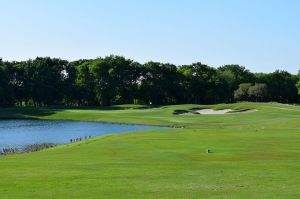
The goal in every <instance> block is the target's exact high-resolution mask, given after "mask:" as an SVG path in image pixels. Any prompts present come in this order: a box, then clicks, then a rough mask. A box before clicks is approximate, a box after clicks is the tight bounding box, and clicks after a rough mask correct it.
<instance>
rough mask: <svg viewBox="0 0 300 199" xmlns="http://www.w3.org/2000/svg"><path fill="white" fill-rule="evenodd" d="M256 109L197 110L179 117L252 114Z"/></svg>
mask: <svg viewBox="0 0 300 199" xmlns="http://www.w3.org/2000/svg"><path fill="white" fill-rule="evenodd" d="M256 111H257V110H256V109H251V110H241V111H238V110H233V109H222V110H213V109H199V110H193V112H194V113H193V112H188V113H182V114H180V115H195V114H197V113H198V114H201V115H222V114H238V113H252V112H256Z"/></svg>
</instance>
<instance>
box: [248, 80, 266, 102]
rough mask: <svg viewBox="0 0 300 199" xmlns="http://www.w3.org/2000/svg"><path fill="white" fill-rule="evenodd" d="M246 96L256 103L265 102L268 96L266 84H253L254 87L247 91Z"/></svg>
mask: <svg viewBox="0 0 300 199" xmlns="http://www.w3.org/2000/svg"><path fill="white" fill-rule="evenodd" d="M248 94H249V97H250V99H253V100H254V101H256V102H259V101H260V102H262V101H265V100H266V99H267V96H268V86H267V84H262V83H255V85H254V86H251V87H250V88H249V89H248Z"/></svg>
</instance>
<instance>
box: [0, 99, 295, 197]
mask: <svg viewBox="0 0 300 199" xmlns="http://www.w3.org/2000/svg"><path fill="white" fill-rule="evenodd" d="M144 108H145V107H139V106H132V105H124V106H115V107H112V108H109V109H97V108H95V109H77V110H75V109H54V108H52V109H51V108H41V109H29V108H25V109H20V108H9V109H0V118H3V119H4V118H38V119H68V120H84V121H103V122H117V123H136V124H148V125H149V124H151V125H167V126H176V127H185V128H176V129H167V130H152V131H142V132H139V133H123V134H119V135H107V136H103V137H98V138H95V139H92V140H88V141H85V142H80V143H74V144H69V145H62V146H58V147H55V148H52V149H48V150H44V151H40V152H36V153H29V154H19V155H10V156H5V157H0V177H1V178H0V193H1V195H0V198H172V199H173V198H299V197H300V191H299V190H300V185H299V181H300V174H299V171H300V107H299V106H297V105H283V104H277V103H237V104H220V105H214V106H201V105H176V106H163V107H156V108H149V109H148V108H147V109H144ZM192 108H213V109H235V110H242V109H257V110H258V111H257V112H252V113H243V114H225V115H176V114H173V113H174V112H175V111H178V110H190V109H192ZM207 149H210V150H211V151H212V153H207Z"/></svg>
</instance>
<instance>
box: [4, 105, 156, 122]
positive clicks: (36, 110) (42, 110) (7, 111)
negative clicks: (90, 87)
mask: <svg viewBox="0 0 300 199" xmlns="http://www.w3.org/2000/svg"><path fill="white" fill-rule="evenodd" d="M159 107H160V106H147V105H115V106H88V107H85V106H82V107H78V106H77V107H70V106H68V107H67V106H48V107H11V108H0V119H38V117H43V116H50V115H53V114H55V113H57V112H60V111H63V110H66V109H75V110H125V109H151V108H159Z"/></svg>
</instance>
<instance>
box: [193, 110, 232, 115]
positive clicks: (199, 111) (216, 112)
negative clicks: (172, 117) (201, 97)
mask: <svg viewBox="0 0 300 199" xmlns="http://www.w3.org/2000/svg"><path fill="white" fill-rule="evenodd" d="M230 111H233V110H232V109H223V110H213V109H200V110H195V112H197V113H199V114H202V115H220V114H225V113H229V112H230Z"/></svg>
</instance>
